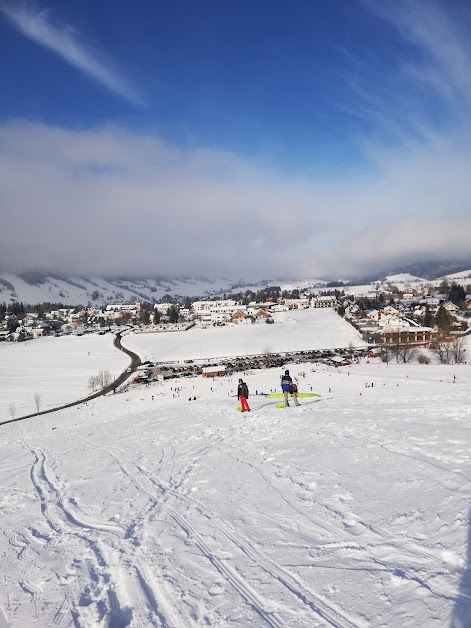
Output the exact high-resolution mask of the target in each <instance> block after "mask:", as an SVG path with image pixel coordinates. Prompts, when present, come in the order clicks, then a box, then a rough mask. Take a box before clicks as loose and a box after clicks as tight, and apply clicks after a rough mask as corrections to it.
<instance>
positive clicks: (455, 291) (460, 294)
mask: <svg viewBox="0 0 471 628" xmlns="http://www.w3.org/2000/svg"><path fill="white" fill-rule="evenodd" d="M448 298H449V300H450V301H451V302H452V303H454V304H455V305H461V304H462V303H463V302H464V300H465V299H466V292H465V290H464V288H463V286H459V285H458V284H455V283H454V284H453V285H452V286H451V289H450V294H449V296H448Z"/></svg>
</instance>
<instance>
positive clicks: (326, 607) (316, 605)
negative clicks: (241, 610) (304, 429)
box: [83, 438, 366, 628]
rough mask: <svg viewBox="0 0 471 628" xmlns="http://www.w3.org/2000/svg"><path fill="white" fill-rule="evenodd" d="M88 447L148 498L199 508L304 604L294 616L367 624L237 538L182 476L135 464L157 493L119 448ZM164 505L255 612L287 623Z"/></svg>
mask: <svg viewBox="0 0 471 628" xmlns="http://www.w3.org/2000/svg"><path fill="white" fill-rule="evenodd" d="M220 441H221V438H218V439H217V440H216V441H215V443H213V444H210V445H207V446H205V447H203V448H202V449H200V450H199V451H198V452H197V453H198V454H200V453H202V452H206V451H207V450H208V449H209V448H212V447H214V446H216V445H219V443H220ZM83 444H85V443H83ZM87 446H89V447H92V448H95V449H100V450H102V451H104V452H106V453H108V454H109V455H110V456H111V457H112V458H114V459H115V461H116V462H117V464H118V465H119V467H120V468H121V470H122V471H123V473H124V474H125V475H126V476H127V477H128V478H129V480H130V481H131V483H132V484H133V486H134V487H135V488H136V489H137V490H138V491H140V492H141V493H143V494H145V495H146V496H147V497H148V498H149V499H151V500H162V499H163V497H164V496H167V497H168V496H169V495H172V496H174V497H176V498H177V499H178V500H179V501H181V502H183V503H185V504H186V505H188V506H190V507H193V508H195V509H197V510H198V511H199V512H200V513H201V514H202V515H203V516H204V517H205V519H206V520H207V521H208V522H209V523H210V524H211V525H212V526H214V527H215V528H216V529H217V530H218V531H219V532H220V533H222V534H223V535H224V536H225V537H226V538H227V539H228V540H229V541H230V542H231V543H232V544H234V545H235V546H236V547H237V549H238V550H239V551H240V552H241V553H242V554H244V555H245V556H246V557H247V558H249V559H250V561H251V562H252V563H253V565H254V566H255V567H256V568H257V569H262V570H263V571H264V572H265V573H267V574H268V575H270V576H271V578H272V579H273V580H274V581H276V582H278V583H279V584H280V585H282V586H283V587H284V588H285V589H286V590H287V591H288V592H289V593H290V594H291V596H292V597H293V599H294V600H295V601H296V602H297V604H298V605H299V603H301V605H302V606H301V607H300V608H297V609H296V610H293V609H291V613H292V614H293V616H300V615H302V616H306V611H307V610H308V611H309V614H312V612H314V613H315V615H316V616H317V619H320V620H324V622H327V623H328V624H330V625H332V626H338V627H339V628H360V627H362V626H365V625H366V624H365V623H364V622H363V621H361V620H359V619H355V618H353V617H350V616H349V615H348V613H346V612H345V611H343V609H341V608H339V607H337V606H336V605H335V604H334V603H333V602H330V601H328V600H327V599H326V598H325V597H324V596H321V595H320V594H318V593H315V592H313V591H312V590H309V588H308V587H307V586H306V585H305V584H303V583H302V582H301V580H300V579H299V578H298V577H297V576H295V575H294V574H292V573H290V572H289V571H288V570H287V569H285V568H283V567H280V566H278V565H276V564H275V563H274V562H273V561H272V560H270V559H269V558H267V557H266V556H262V555H260V553H259V552H258V550H256V549H255V548H254V547H253V545H252V544H250V543H249V542H248V541H247V540H246V539H244V540H242V538H241V537H240V535H239V537H238V536H237V535H236V533H235V532H234V531H233V529H232V528H231V526H230V525H229V524H228V523H227V522H225V521H224V520H222V519H221V518H220V517H219V516H218V515H216V514H214V513H213V512H211V511H210V510H209V509H208V508H207V507H205V506H204V505H203V504H201V503H200V502H198V501H197V500H195V499H193V498H191V497H189V496H187V495H185V494H184V493H182V492H180V491H179V488H180V485H181V484H182V480H183V477H182V480H180V481H179V482H178V483H175V482H173V475H172V476H171V478H170V480H169V482H168V483H167V482H164V481H163V480H161V479H160V478H158V476H156V475H155V474H154V473H150V472H148V471H147V470H146V469H144V468H143V467H142V466H140V465H138V464H135V465H134V466H135V467H136V469H137V470H138V471H139V472H140V473H141V474H143V475H144V476H147V478H148V479H149V480H150V482H151V483H152V484H153V485H154V486H155V487H156V488H157V491H158V492H157V494H156V493H155V491H153V490H152V491H151V490H149V489H147V488H146V487H145V486H144V485H143V484H142V482H140V481H139V480H138V479H137V478H136V476H135V475H134V474H133V473H132V472H131V471H130V470H129V468H128V467H127V466H126V464H125V463H124V462H123V461H122V460H121V459H120V458H119V457H118V456H117V455H116V453H115V451H116V448H113V447H109V446H105V447H97V446H94V445H87ZM173 458H174V453H173V454H172V460H173ZM195 462H196V461H195V460H193V461H192V463H190V468H191V466H192V465H193V464H194V463H195ZM187 472H188V471H187ZM187 472H185V473H183V476H185V475H186V474H187ZM173 473H174V471H172V474H173ZM172 482H173V483H174V486H172ZM164 508H165V509H166V510H167V512H169V514H170V515H171V517H172V518H173V519H174V520H175V521H176V522H177V523H178V525H179V526H180V527H181V528H182V530H184V531H185V532H186V534H187V535H188V537H189V539H190V540H191V541H192V542H193V543H195V544H196V546H197V547H198V548H199V550H200V551H201V552H202V554H203V555H204V556H206V558H207V559H208V560H209V561H210V562H211V563H212V564H213V565H214V567H215V568H216V569H217V571H218V572H219V573H220V574H221V575H222V576H223V577H224V578H225V579H226V580H228V581H229V582H230V584H231V585H232V586H233V588H234V589H235V590H236V591H237V592H238V593H239V594H240V595H241V596H242V597H243V598H244V599H245V600H246V601H247V602H248V603H249V604H250V605H251V606H252V607H253V608H254V609H255V611H256V612H257V613H258V614H259V615H260V616H261V617H262V618H263V619H264V620H265V622H266V623H267V624H268V625H270V626H274V627H278V626H284V625H285V622H284V621H283V620H282V618H281V617H279V614H278V613H277V612H276V610H275V609H276V608H277V606H278V604H277V603H273V602H267V601H266V600H265V599H264V598H263V597H262V596H260V595H259V594H258V593H257V592H256V591H255V590H254V589H253V587H252V586H251V585H249V584H248V582H246V581H245V580H244V579H243V578H242V576H241V575H240V573H238V572H236V571H235V570H234V569H233V568H231V567H230V566H229V565H228V564H227V563H226V562H225V561H224V560H222V559H221V558H219V557H218V556H217V554H216V553H215V552H214V551H213V550H212V549H211V547H210V546H209V545H208V543H207V542H206V541H205V539H204V537H203V536H202V535H201V534H200V533H199V532H198V530H197V529H196V528H195V527H194V525H192V524H191V523H190V522H189V520H188V518H187V517H184V516H182V515H181V514H180V513H178V512H177V510H176V509H175V508H173V507H172V506H170V505H169V503H168V501H166V502H165V505H164ZM306 620H307V621H308V622H309V621H310V620H309V616H306ZM311 620H312V617H311ZM306 625H309V624H306Z"/></svg>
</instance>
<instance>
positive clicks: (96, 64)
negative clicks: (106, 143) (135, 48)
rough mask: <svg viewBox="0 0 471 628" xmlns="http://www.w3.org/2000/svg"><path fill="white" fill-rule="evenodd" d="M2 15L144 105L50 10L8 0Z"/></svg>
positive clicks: (1, 7) (0, 7)
mask: <svg viewBox="0 0 471 628" xmlns="http://www.w3.org/2000/svg"><path fill="white" fill-rule="evenodd" d="M0 12H1V13H3V15H4V16H5V17H6V18H7V20H8V21H9V22H10V24H11V25H12V26H13V27H14V28H15V29H16V30H17V31H19V32H20V33H22V34H23V35H24V36H25V37H27V38H28V39H30V40H31V41H34V42H35V43H37V44H39V45H40V46H44V47H45V48H49V50H52V51H53V52H55V53H56V54H57V55H59V57H61V58H62V59H63V60H64V61H66V62H67V63H69V64H70V65H72V66H73V67H75V68H76V69H78V70H80V71H81V72H82V73H83V74H85V75H86V76H88V77H90V78H92V79H93V80H95V81H97V82H98V83H100V84H101V85H103V86H104V87H106V88H107V89H109V90H110V91H112V92H113V93H115V94H117V95H118V96H120V97H121V98H123V99H125V100H127V101H128V102H130V103H132V104H133V105H137V106H142V104H143V100H142V97H141V95H140V94H139V93H138V92H137V91H136V90H135V89H134V88H133V87H132V86H131V85H130V84H129V83H128V82H127V81H126V80H125V79H123V78H122V77H121V76H119V74H118V73H117V72H115V71H114V70H112V69H111V68H110V67H108V66H107V65H106V63H105V62H104V61H102V60H100V59H99V55H98V53H97V52H96V51H94V50H93V49H92V47H91V45H90V44H89V43H86V42H85V41H81V40H80V38H79V36H78V35H77V33H75V32H74V29H73V28H71V27H70V26H68V25H66V24H61V23H59V22H58V21H55V20H54V19H53V16H52V14H51V12H50V11H48V10H40V9H38V8H37V7H36V6H35V5H34V4H33V3H32V2H26V1H25V0H22V1H19V0H16V1H4V2H2V3H1V4H0Z"/></svg>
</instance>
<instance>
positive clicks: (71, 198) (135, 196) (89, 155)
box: [0, 121, 471, 276]
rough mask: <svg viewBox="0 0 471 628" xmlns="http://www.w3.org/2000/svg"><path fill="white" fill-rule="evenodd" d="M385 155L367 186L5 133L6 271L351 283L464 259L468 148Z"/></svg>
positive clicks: (440, 144)
mask: <svg viewBox="0 0 471 628" xmlns="http://www.w3.org/2000/svg"><path fill="white" fill-rule="evenodd" d="M380 150H383V151H384V148H381V149H379V148H378V149H377V155H378V158H377V163H378V164H379V166H378V169H377V170H376V172H375V173H374V174H370V175H369V176H368V178H366V177H365V175H363V176H362V178H361V179H358V180H352V179H349V180H348V181H347V180H345V181H344V180H341V179H339V180H337V181H334V182H330V183H328V184H326V183H322V182H316V181H312V180H308V179H304V180H301V179H294V178H288V177H286V176H284V175H283V174H282V173H280V172H278V171H269V170H267V169H266V168H264V167H263V166H262V165H260V164H257V163H255V162H250V161H246V160H242V159H241V158H240V157H238V156H237V155H234V154H231V153H228V152H224V151H218V150H210V149H206V148H202V149H193V148H191V149H190V148H182V147H177V146H173V145H170V144H168V143H166V142H164V141H163V140H162V139H161V138H159V137H154V136H151V135H142V134H136V133H133V132H131V131H124V130H122V129H121V130H119V129H116V128H113V127H103V128H99V129H90V130H88V131H70V130H67V129H63V128H57V127H47V126H45V125H41V124H31V123H26V122H22V121H18V122H14V123H13V122H12V123H10V124H5V125H3V126H0V207H1V208H2V216H1V224H2V229H1V230H0V251H1V252H2V258H1V259H0V262H1V263H2V265H3V267H4V268H6V267H8V268H12V269H26V268H31V267H35V268H38V267H40V268H42V269H52V270H63V271H64V272H72V271H73V272H77V273H85V274H87V273H88V274H89V273H113V272H116V273H121V274H124V273H130V274H138V273H139V274H143V273H144V274H145V273H152V274H182V273H185V274H228V275H232V276H240V275H244V274H245V275H247V274H250V275H254V274H268V275H273V274H278V275H280V274H281V275H285V276H289V275H296V276H299V275H311V276H312V275H319V274H323V275H330V276H332V275H335V274H337V275H352V274H354V273H361V272H366V271H368V270H370V269H372V268H376V269H378V268H379V267H382V266H383V265H385V264H389V263H398V264H401V263H404V262H406V261H413V260H420V259H424V258H427V259H431V258H441V257H443V256H444V255H446V256H453V257H456V256H459V255H462V256H465V255H467V254H468V253H469V249H470V247H469V233H470V232H471V231H470V227H471V224H470V212H469V199H470V198H471V178H470V177H469V172H470V171H471V150H470V148H469V145H468V143H467V142H465V141H463V142H461V141H460V140H459V139H453V138H449V139H447V140H445V139H443V138H439V137H437V138H436V139H435V141H434V143H432V142H430V143H429V144H428V145H427V146H426V147H423V146H422V145H416V146H415V147H414V148H412V147H410V146H409V147H408V150H407V151H400V150H399V149H397V150H396V151H394V152H392V151H389V152H388V151H384V153H383V154H381V155H380Z"/></svg>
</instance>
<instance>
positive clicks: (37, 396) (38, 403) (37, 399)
mask: <svg viewBox="0 0 471 628" xmlns="http://www.w3.org/2000/svg"><path fill="white" fill-rule="evenodd" d="M34 403H35V405H36V411H37V413H38V414H39V408H40V407H41V395H40V394H39V393H36V394H35V395H34Z"/></svg>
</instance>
